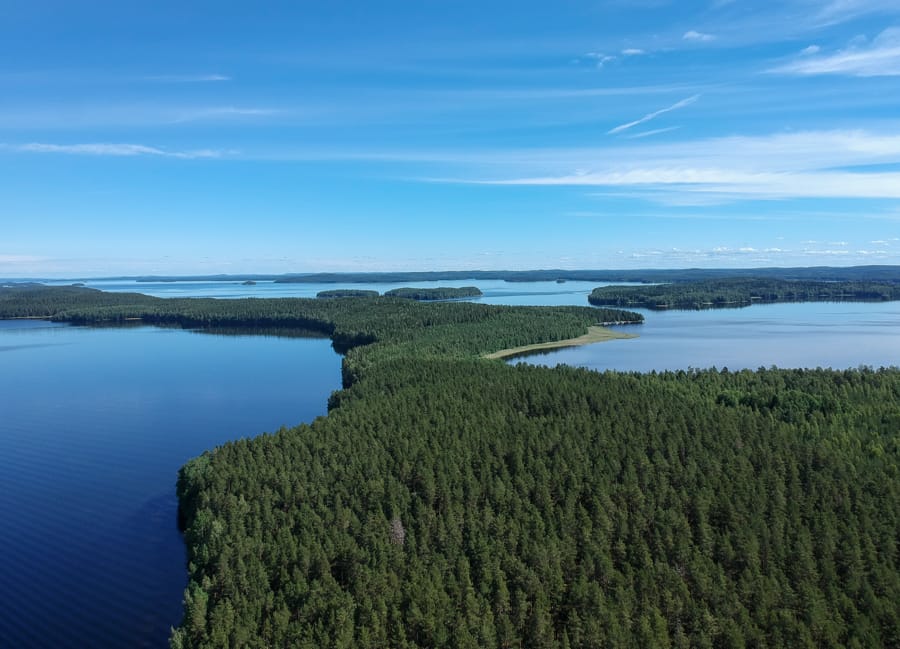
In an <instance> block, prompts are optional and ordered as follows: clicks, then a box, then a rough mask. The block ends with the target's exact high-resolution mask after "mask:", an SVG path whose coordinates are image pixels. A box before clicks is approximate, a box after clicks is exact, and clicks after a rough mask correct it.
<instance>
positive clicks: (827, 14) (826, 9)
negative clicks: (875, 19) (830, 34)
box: [813, 0, 900, 26]
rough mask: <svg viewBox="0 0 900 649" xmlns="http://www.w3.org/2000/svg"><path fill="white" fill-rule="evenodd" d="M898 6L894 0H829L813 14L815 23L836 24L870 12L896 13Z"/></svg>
mask: <svg viewBox="0 0 900 649" xmlns="http://www.w3.org/2000/svg"><path fill="white" fill-rule="evenodd" d="M897 13H900V6H898V4H897V2H896V0H830V1H829V2H826V3H825V4H824V5H823V6H822V7H821V8H820V9H819V11H818V12H816V13H814V14H813V20H814V22H815V23H816V24H818V25H822V26H829V25H836V24H839V23H843V22H847V21H849V20H855V19H857V18H861V17H863V16H868V15H872V14H885V15H891V14H897Z"/></svg>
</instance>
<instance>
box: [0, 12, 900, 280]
mask: <svg viewBox="0 0 900 649" xmlns="http://www.w3.org/2000/svg"><path fill="white" fill-rule="evenodd" d="M869 263H879V264H884V263H888V264H897V263H900V2H898V1H897V0H781V1H779V2H765V1H761V0H752V1H751V0H707V1H704V2H700V1H696V2H695V1H692V0H671V1H665V0H593V1H590V2H588V1H582V0H572V1H568V2H552V3H551V2H540V3H538V2H527V1H525V2H523V1H519V2H515V3H512V2H505V1H504V2H485V1H483V0H482V1H480V2H471V1H469V0H457V1H454V2H428V1H425V0H418V1H415V2H412V1H411V2H395V1H387V2H377V3H374V2H362V1H359V0H357V1H353V2H346V1H345V2H341V1H335V2H312V1H302V2H268V3H262V4H258V5H257V6H253V7H251V5H249V4H247V3H231V2H221V1H219V2H191V3H185V2H167V1H158V2H152V3H149V2H144V3H137V2H136V3H131V2H78V3H73V2H42V1H41V0H30V1H29V2H21V1H15V2H9V1H8V0H0V277H25V276H41V277H90V276H104V275H105V276H109V275H123V274H124V275H129V274H152V273H158V274H201V273H202V274H205V273H245V272H261V273H281V272H305V271H320V270H321V271H334V270H345V271H357V270H403V269H415V270H430V269H467V268H472V269H474V268H484V269H499V268H508V269H525V268H673V267H674V268H683V267H695V266H696V267H711V266H735V267H749V266H809V265H853V264H869Z"/></svg>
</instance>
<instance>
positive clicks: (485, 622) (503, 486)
mask: <svg viewBox="0 0 900 649" xmlns="http://www.w3.org/2000/svg"><path fill="white" fill-rule="evenodd" d="M13 316H16V317H26V316H30V317H45V318H49V319H52V320H56V321H62V322H71V323H80V324H107V325H109V324H116V323H121V322H124V321H126V320H128V319H130V318H140V319H141V320H142V321H144V322H148V323H158V324H168V325H180V326H190V327H201V328H204V327H215V326H233V327H243V328H244V329H245V330H246V331H247V332H252V331H253V327H257V326H262V327H268V328H271V327H280V326H294V325H297V324H300V323H303V324H305V325H306V326H307V328H311V329H315V330H318V331H321V332H322V333H325V334H327V335H329V336H330V337H331V338H332V340H333V341H335V344H336V346H337V345H340V347H341V348H342V350H343V351H344V354H345V355H344V360H343V364H342V377H343V389H342V390H340V391H337V392H335V393H333V395H332V396H331V398H330V400H329V404H328V406H329V413H328V415H327V416H326V417H320V418H318V419H316V420H315V421H313V422H312V423H310V424H304V425H300V426H296V427H292V428H283V429H281V430H279V431H277V432H275V433H272V434H264V435H260V436H258V437H256V438H253V439H239V440H235V441H233V442H230V443H227V444H225V445H223V446H220V447H218V448H216V449H213V450H210V451H208V452H206V453H204V454H202V455H200V456H198V457H196V458H194V459H193V460H190V461H189V462H187V464H185V465H184V466H183V467H182V469H181V470H180V471H179V474H178V479H177V495H178V499H179V503H180V518H181V520H180V523H181V525H182V527H183V530H184V539H185V543H186V545H187V550H188V564H187V567H188V572H189V582H188V586H187V588H186V590H185V593H184V617H183V619H182V621H181V623H180V624H179V625H178V627H177V628H175V629H174V631H173V634H172V636H171V646H172V647H174V648H175V649H184V648H192V647H204V648H207V647H208V648H213V647H226V646H234V647H245V646H247V647H262V646H291V647H295V646H296V647H341V648H344V647H348V648H349V647H361V648H375V647H388V646H403V647H410V648H418V647H422V648H424V647H552V648H556V647H558V648H560V649H562V648H563V647H603V646H610V647H620V646H623V647H666V646H676V647H694V646H700V647H703V646H705V647H718V646H721V647H742V646H760V647H761V646H770V647H795V646H833V647H837V646H890V645H891V644H892V643H894V642H895V640H896V638H897V630H898V629H900V608H898V606H897V602H898V601H900V557H898V553H897V532H898V530H900V443H898V435H897V430H898V425H900V404H898V400H897V395H898V394H900V370H897V369H896V368H894V369H878V370H875V369H867V368H860V369H856V370H841V371H831V370H821V369H819V370H779V369H761V370H758V371H740V372H728V371H717V370H689V371H678V372H651V373H648V374H639V373H618V372H603V373H600V372H592V371H587V370H584V369H577V368H572V367H565V366H559V367H556V368H547V367H540V366H532V365H525V364H518V365H511V364H508V363H505V362H503V361H502V360H496V359H491V358H488V357H487V356H489V355H491V354H494V353H496V352H498V351H501V350H509V349H514V348H517V347H523V346H527V345H534V344H539V343H549V342H558V341H564V340H568V339H572V338H577V337H579V336H582V335H584V334H585V333H586V332H587V331H588V330H589V328H590V327H591V326H595V325H596V323H597V322H598V321H599V322H614V321H631V322H634V323H639V322H641V321H642V317H641V316H640V314H636V313H630V312H626V311H621V310H617V309H606V308H592V307H500V306H490V305H485V304H479V303H472V302H464V301H450V302H417V301H414V300H397V299H392V298H385V297H379V298H347V299H341V300H315V299H305V300H304V299H298V298H273V299H239V300H215V299H210V298H194V299H162V298H153V297H148V296H143V295H140V294H124V293H115V294H113V293H104V292H101V291H95V290H92V289H87V288H77V287H59V288H44V287H34V286H32V287H24V288H16V287H13V288H3V289H0V317H13ZM640 342H641V341H640V339H638V340H634V341H626V342H624V343H622V344H640Z"/></svg>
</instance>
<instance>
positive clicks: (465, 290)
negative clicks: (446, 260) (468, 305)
mask: <svg viewBox="0 0 900 649" xmlns="http://www.w3.org/2000/svg"><path fill="white" fill-rule="evenodd" d="M481 295H482V292H481V290H480V289H479V288H478V287H477V286H462V287H460V288H453V287H450V286H440V287H437V288H409V287H404V288H394V289H391V290H390V291H387V292H385V296H386V297H402V298H406V299H408V300H420V301H423V302H427V301H429V300H455V299H460V298H466V297H479V296H481Z"/></svg>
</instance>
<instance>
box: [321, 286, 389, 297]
mask: <svg viewBox="0 0 900 649" xmlns="http://www.w3.org/2000/svg"><path fill="white" fill-rule="evenodd" d="M316 297H318V298H333V297H378V291H366V290H363V289H358V288H336V289H332V290H330V291H319V292H318V293H316Z"/></svg>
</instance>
